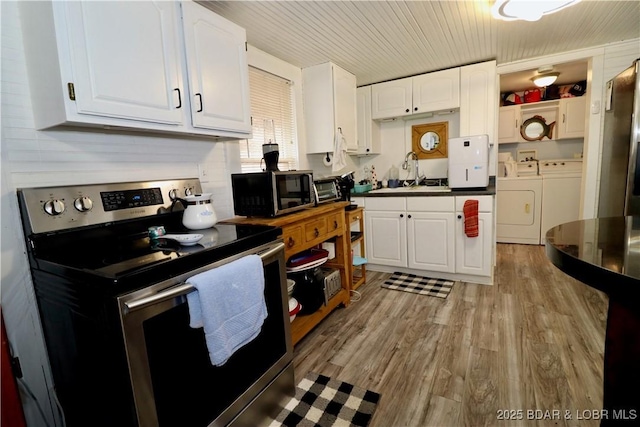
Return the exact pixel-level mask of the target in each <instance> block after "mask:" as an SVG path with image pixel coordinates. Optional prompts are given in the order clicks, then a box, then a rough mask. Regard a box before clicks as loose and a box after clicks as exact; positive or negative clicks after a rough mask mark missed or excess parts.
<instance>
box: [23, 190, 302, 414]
mask: <svg viewBox="0 0 640 427" xmlns="http://www.w3.org/2000/svg"><path fill="white" fill-rule="evenodd" d="M200 192H201V186H200V182H199V181H198V180H197V179H184V180H168V181H153V182H134V183H115V184H104V185H84V186H66V187H52V188H24V189H19V190H18V199H19V204H20V209H21V216H22V222H23V227H24V234H25V238H26V243H27V248H28V256H29V262H30V265H31V274H32V279H33V284H34V289H35V294H36V300H37V304H38V309H39V313H40V318H41V322H42V327H43V331H44V336H45V340H46V346H47V352H48V356H49V360H50V364H51V369H52V373H53V378H54V382H55V393H56V395H57V397H58V400H59V402H60V404H61V406H62V409H63V411H64V415H65V419H66V423H67V425H68V426H86V425H99V426H208V425H213V426H218V425H228V424H232V425H256V424H258V423H259V422H260V421H262V420H263V419H264V417H265V416H267V415H268V414H271V415H274V414H275V413H277V411H278V409H279V408H278V407H277V402H279V401H280V399H281V398H282V397H283V396H284V395H286V394H289V395H292V394H293V390H294V381H293V368H292V364H291V360H292V357H293V348H292V344H291V338H290V337H291V334H290V326H289V315H288V304H287V293H286V289H285V288H286V275H285V269H284V261H285V260H284V245H283V244H282V242H281V241H280V240H279V239H278V236H279V234H280V230H279V229H278V228H277V227H269V226H241V225H226V224H217V225H216V226H214V227H213V228H210V229H206V230H199V231H198V233H200V234H203V237H202V239H201V240H199V241H198V242H197V243H196V244H193V245H189V246H185V245H181V244H180V243H179V242H178V241H176V240H174V239H167V238H163V237H162V236H160V237H159V238H157V239H156V238H154V239H152V238H150V237H149V232H148V230H149V228H150V227H164V229H165V230H166V231H167V232H168V233H174V234H183V233H188V232H189V231H188V230H185V229H184V227H183V226H182V221H181V219H182V210H183V206H182V205H181V202H180V201H179V198H180V197H183V196H185V195H189V194H198V193H200ZM250 254H258V255H260V257H261V259H262V262H263V267H264V277H265V291H264V292H265V295H264V297H265V302H266V305H267V312H268V316H267V318H266V319H265V321H264V324H263V325H262V329H261V330H260V333H259V334H258V336H257V337H256V338H255V339H254V340H253V341H251V342H250V343H249V344H247V345H245V346H244V347H242V348H240V349H239V350H237V351H236V352H235V353H234V354H233V355H232V356H231V358H230V359H229V360H228V361H227V363H225V364H224V365H222V366H213V365H212V364H211V362H210V360H209V357H208V351H207V347H206V344H205V339H204V333H203V331H202V329H192V328H190V327H189V311H188V306H187V302H186V301H187V298H186V295H187V294H188V293H190V292H192V291H193V287H192V286H191V285H190V284H189V282H188V280H189V278H190V277H191V276H193V275H195V274H198V273H201V272H205V271H208V270H211V269H214V268H217V267H219V266H222V265H225V264H227V263H230V262H232V261H234V260H236V259H240V258H242V257H243V256H245V255H250Z"/></svg>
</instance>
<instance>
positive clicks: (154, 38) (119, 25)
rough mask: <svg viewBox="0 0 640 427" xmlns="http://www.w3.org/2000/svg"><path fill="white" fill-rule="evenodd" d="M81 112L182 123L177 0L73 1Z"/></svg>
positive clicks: (71, 34)
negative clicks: (174, 2)
mask: <svg viewBox="0 0 640 427" xmlns="http://www.w3.org/2000/svg"><path fill="white" fill-rule="evenodd" d="M65 6H66V8H67V9H66V10H67V13H68V19H67V22H66V24H65V25H67V26H68V31H69V43H70V51H71V52H70V53H71V55H70V57H71V62H72V69H73V74H74V81H73V84H74V89H75V103H76V108H77V112H78V113H80V114H91V115H96V116H106V117H118V118H124V119H131V120H138V121H146V122H156V123H166V124H182V121H183V112H182V110H181V109H180V107H181V102H184V96H185V93H184V87H183V85H182V76H181V74H180V62H179V61H180V57H179V55H178V43H177V40H178V37H177V35H178V33H177V31H178V30H177V25H178V20H177V19H176V7H175V4H173V3H171V2H162V1H157V2H151V1H149V2H68V3H66V4H65Z"/></svg>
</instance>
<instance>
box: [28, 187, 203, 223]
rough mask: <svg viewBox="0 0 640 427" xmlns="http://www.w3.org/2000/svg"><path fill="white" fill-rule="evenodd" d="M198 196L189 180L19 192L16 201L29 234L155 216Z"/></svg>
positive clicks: (38, 189)
mask: <svg viewBox="0 0 640 427" xmlns="http://www.w3.org/2000/svg"><path fill="white" fill-rule="evenodd" d="M200 193H202V187H201V185H200V181H199V180H198V179H197V178H191V179H179V180H168V181H143V182H126V183H112V184H93V185H79V186H64V187H40V188H21V189H18V198H19V200H20V203H21V208H22V209H25V210H26V213H27V215H28V218H29V222H30V224H31V229H32V231H33V232H34V233H46V232H52V231H60V230H67V229H70V228H75V227H81V226H87V225H97V224H102V223H106V222H114V221H121V220H127V219H134V218H142V217H145V216H151V215H157V214H158V213H159V212H162V211H163V209H169V208H171V204H172V203H173V201H174V200H175V199H176V198H181V197H185V196H188V195H191V194H200ZM23 215H24V213H23Z"/></svg>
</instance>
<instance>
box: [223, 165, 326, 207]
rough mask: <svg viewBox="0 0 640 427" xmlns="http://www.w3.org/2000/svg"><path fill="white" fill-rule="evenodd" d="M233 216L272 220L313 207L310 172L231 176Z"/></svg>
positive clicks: (277, 172)
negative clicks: (275, 217)
mask: <svg viewBox="0 0 640 427" xmlns="http://www.w3.org/2000/svg"><path fill="white" fill-rule="evenodd" d="M231 187H232V193H233V212H234V213H235V214H236V215H240V216H255V217H274V216H278V215H283V214H287V213H290V212H295V211H297V210H300V209H306V208H312V207H314V206H315V204H316V198H315V194H314V191H313V171H310V170H306V171H265V172H253V173H234V174H232V175H231Z"/></svg>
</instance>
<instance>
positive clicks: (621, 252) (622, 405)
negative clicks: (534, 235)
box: [545, 216, 640, 427]
mask: <svg viewBox="0 0 640 427" xmlns="http://www.w3.org/2000/svg"><path fill="white" fill-rule="evenodd" d="M545 247H546V252H547V256H548V257H549V259H550V260H551V262H552V263H553V264H554V265H555V266H556V267H558V268H559V269H560V270H562V271H563V272H565V273H566V274H568V275H570V276H572V277H574V278H576V279H578V280H580V281H581V282H583V283H584V284H585V285H587V286H590V287H592V288H594V289H598V290H600V291H603V292H605V293H606V294H607V295H608V296H609V308H608V311H607V332H606V335H605V343H604V370H603V371H604V376H603V399H602V400H603V402H602V408H603V413H606V414H607V416H603V417H602V418H601V422H600V427H604V426H609V425H615V426H618V425H638V420H637V419H636V418H637V414H638V413H639V412H640V389H638V384H639V383H640V364H639V363H638V361H639V360H640V216H627V217H614V218H595V219H588V220H581V221H574V222H568V223H566V224H560V225H558V226H556V227H553V228H552V229H550V230H549V231H548V232H547V241H546V244H545ZM609 414H610V415H609ZM618 414H633V418H632V419H631V418H623V417H622V416H620V417H618V416H617V415H618ZM625 420H626V421H625Z"/></svg>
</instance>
